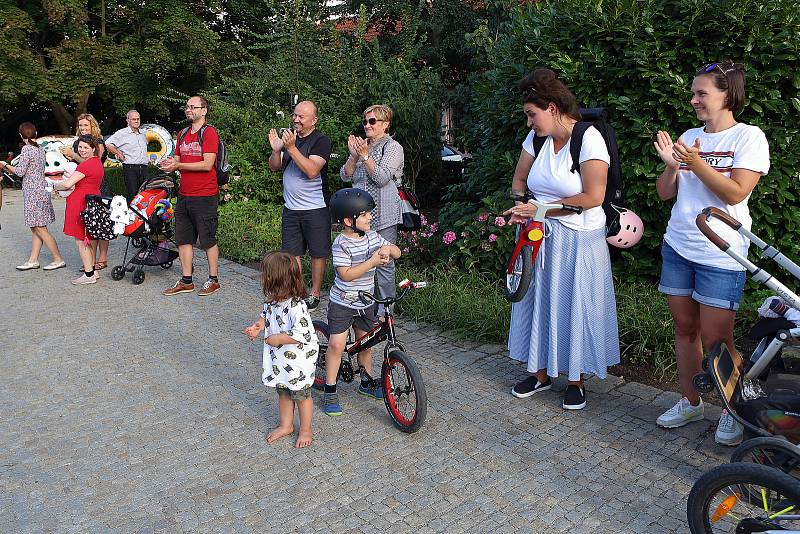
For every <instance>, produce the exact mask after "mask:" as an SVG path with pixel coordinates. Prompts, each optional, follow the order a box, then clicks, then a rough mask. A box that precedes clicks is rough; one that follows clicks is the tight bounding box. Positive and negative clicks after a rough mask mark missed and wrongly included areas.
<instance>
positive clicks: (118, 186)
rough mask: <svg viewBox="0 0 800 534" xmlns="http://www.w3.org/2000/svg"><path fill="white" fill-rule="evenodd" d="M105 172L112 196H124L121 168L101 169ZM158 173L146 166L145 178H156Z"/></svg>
mask: <svg viewBox="0 0 800 534" xmlns="http://www.w3.org/2000/svg"><path fill="white" fill-rule="evenodd" d="M103 171H104V172H105V180H106V181H107V182H108V185H109V187H110V188H111V194H112V195H123V196H124V195H125V179H124V178H123V176H122V166H121V165H120V166H117V167H105V168H104V169H103ZM159 172H160V171H159V170H158V168H156V167H154V166H152V165H148V166H147V177H148V178H153V177H154V176H157V175H158V173H159Z"/></svg>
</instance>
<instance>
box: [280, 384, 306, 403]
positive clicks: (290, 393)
mask: <svg viewBox="0 0 800 534" xmlns="http://www.w3.org/2000/svg"><path fill="white" fill-rule="evenodd" d="M275 390H276V391H277V392H278V396H279V397H289V398H290V399H292V400H293V401H295V402H296V401H301V400H306V399H307V398H309V397H310V396H311V386H306V387H304V388H303V389H297V390H295V389H289V388H287V387H286V386H284V385H283V384H278V385H277V386H275Z"/></svg>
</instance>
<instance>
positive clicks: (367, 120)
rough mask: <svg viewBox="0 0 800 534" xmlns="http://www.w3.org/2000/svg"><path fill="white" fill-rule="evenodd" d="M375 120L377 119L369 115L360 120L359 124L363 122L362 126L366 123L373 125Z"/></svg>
mask: <svg viewBox="0 0 800 534" xmlns="http://www.w3.org/2000/svg"><path fill="white" fill-rule="evenodd" d="M377 122H378V119H376V118H375V117H370V118H368V119H364V120H363V121H361V124H363V125H364V126H366V125H367V124H369V125H370V126H375V123H377Z"/></svg>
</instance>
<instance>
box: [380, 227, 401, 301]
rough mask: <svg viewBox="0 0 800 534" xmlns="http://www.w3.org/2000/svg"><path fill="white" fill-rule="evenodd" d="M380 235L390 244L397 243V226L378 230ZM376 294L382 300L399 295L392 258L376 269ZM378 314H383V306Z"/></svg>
mask: <svg viewBox="0 0 800 534" xmlns="http://www.w3.org/2000/svg"><path fill="white" fill-rule="evenodd" d="M378 234H379V235H380V236H381V237H383V238H384V239H385V240H386V241H388V242H389V243H392V244H395V243H397V225H394V226H389V227H388V228H384V229H383V230H378ZM375 293H376V294H377V296H378V298H382V299H385V298H386V297H394V296H396V295H397V286H396V284H395V283H394V260H393V259H391V258H389V263H388V264H386V266H384V267H377V268H376V269H375ZM378 312H379V313H383V306H381V305H378Z"/></svg>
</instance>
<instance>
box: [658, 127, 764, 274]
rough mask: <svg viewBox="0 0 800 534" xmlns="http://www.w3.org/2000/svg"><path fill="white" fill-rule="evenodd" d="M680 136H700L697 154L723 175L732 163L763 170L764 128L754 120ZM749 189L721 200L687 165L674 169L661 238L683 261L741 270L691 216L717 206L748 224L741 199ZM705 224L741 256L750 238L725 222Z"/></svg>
mask: <svg viewBox="0 0 800 534" xmlns="http://www.w3.org/2000/svg"><path fill="white" fill-rule="evenodd" d="M681 138H682V139H683V142H684V143H686V145H687V146H693V145H694V143H695V140H696V139H700V157H701V158H703V159H704V160H705V161H706V163H708V164H709V165H710V166H711V167H712V168H714V169H715V170H716V171H718V172H720V173H721V174H722V175H723V176H725V177H726V178H730V176H731V172H732V171H733V169H747V170H751V171H755V172H757V173H760V174H761V175H762V176H763V175H765V174H767V172H768V171H769V145H768V144H767V138H766V136H765V135H764V132H762V131H761V129H760V128H758V127H757V126H750V125H748V124H743V123H738V124H736V125H735V126H733V127H731V128H728V129H727V130H724V131H721V132H715V133H706V132H705V131H704V128H692V129H691V130H687V131H686V132H685V133H684V134H683V135H682V136H681ZM748 200H750V195H747V198H745V199H744V200H743V201H741V202H739V203H738V204H735V205H730V204H726V203H725V202H724V201H723V200H721V199H720V198H719V197H718V196H717V195H715V194H714V193H713V192H712V191H711V190H710V189H709V188H708V187H706V186H705V184H703V182H701V181H700V179H699V178H698V177H697V175H696V174H695V173H693V172H691V171H690V170H689V169H688V168H687V167H685V166H681V168H680V169H679V171H678V197H677V199H676V201H675V205H674V206H673V207H672V215H671V216H670V219H669V223H668V224H667V231H666V233H665V234H664V240H665V241H666V242H667V243H668V244H669V246H670V247H672V248H673V249H674V250H675V252H677V253H678V254H680V255H681V256H682V257H684V258H686V259H687V260H689V261H693V262H695V263H699V264H702V265H708V266H711V267H717V268H720V269H727V270H731V271H743V270H745V269H744V267H743V266H742V265H741V264H739V262H737V261H736V260H734V259H733V258H731V257H730V256H728V255H727V254H726V253H725V252H723V251H721V250H720V249H719V248H717V247H716V246H715V245H714V244H712V243H711V241H709V240H708V238H707V237H706V236H704V235H703V234H702V233H701V232H700V230H699V229H698V228H697V224H696V223H695V219H696V218H697V215H698V214H699V213H700V212H701V211H703V209H705V208H707V207H709V206H714V207H716V208H719V209H721V210H722V211H724V212H725V213H727V214H728V215H730V216H731V217H733V218H734V219H736V220H737V221H739V222H740V223H742V226H743V227H744V228H746V229H748V230H750V228H751V226H752V222H753V221H752V219H751V217H750V209H749V208H748V206H747V202H748ZM709 226H710V227H711V229H712V230H714V232H716V233H717V235H719V236H720V237H721V238H722V239H724V240H725V241H727V242H728V243H729V244H730V245H731V250H733V251H735V252H737V253H739V254H741V255H742V256H744V257H747V248H748V247H749V246H750V240H749V239H747V238H745V237H744V236H743V235H742V234H740V233H739V232H737V231H736V230H734V229H732V228H731V227H730V226H728V225H726V224H725V223H723V222H721V221H719V220H717V219H712V220H711V221H709Z"/></svg>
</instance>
